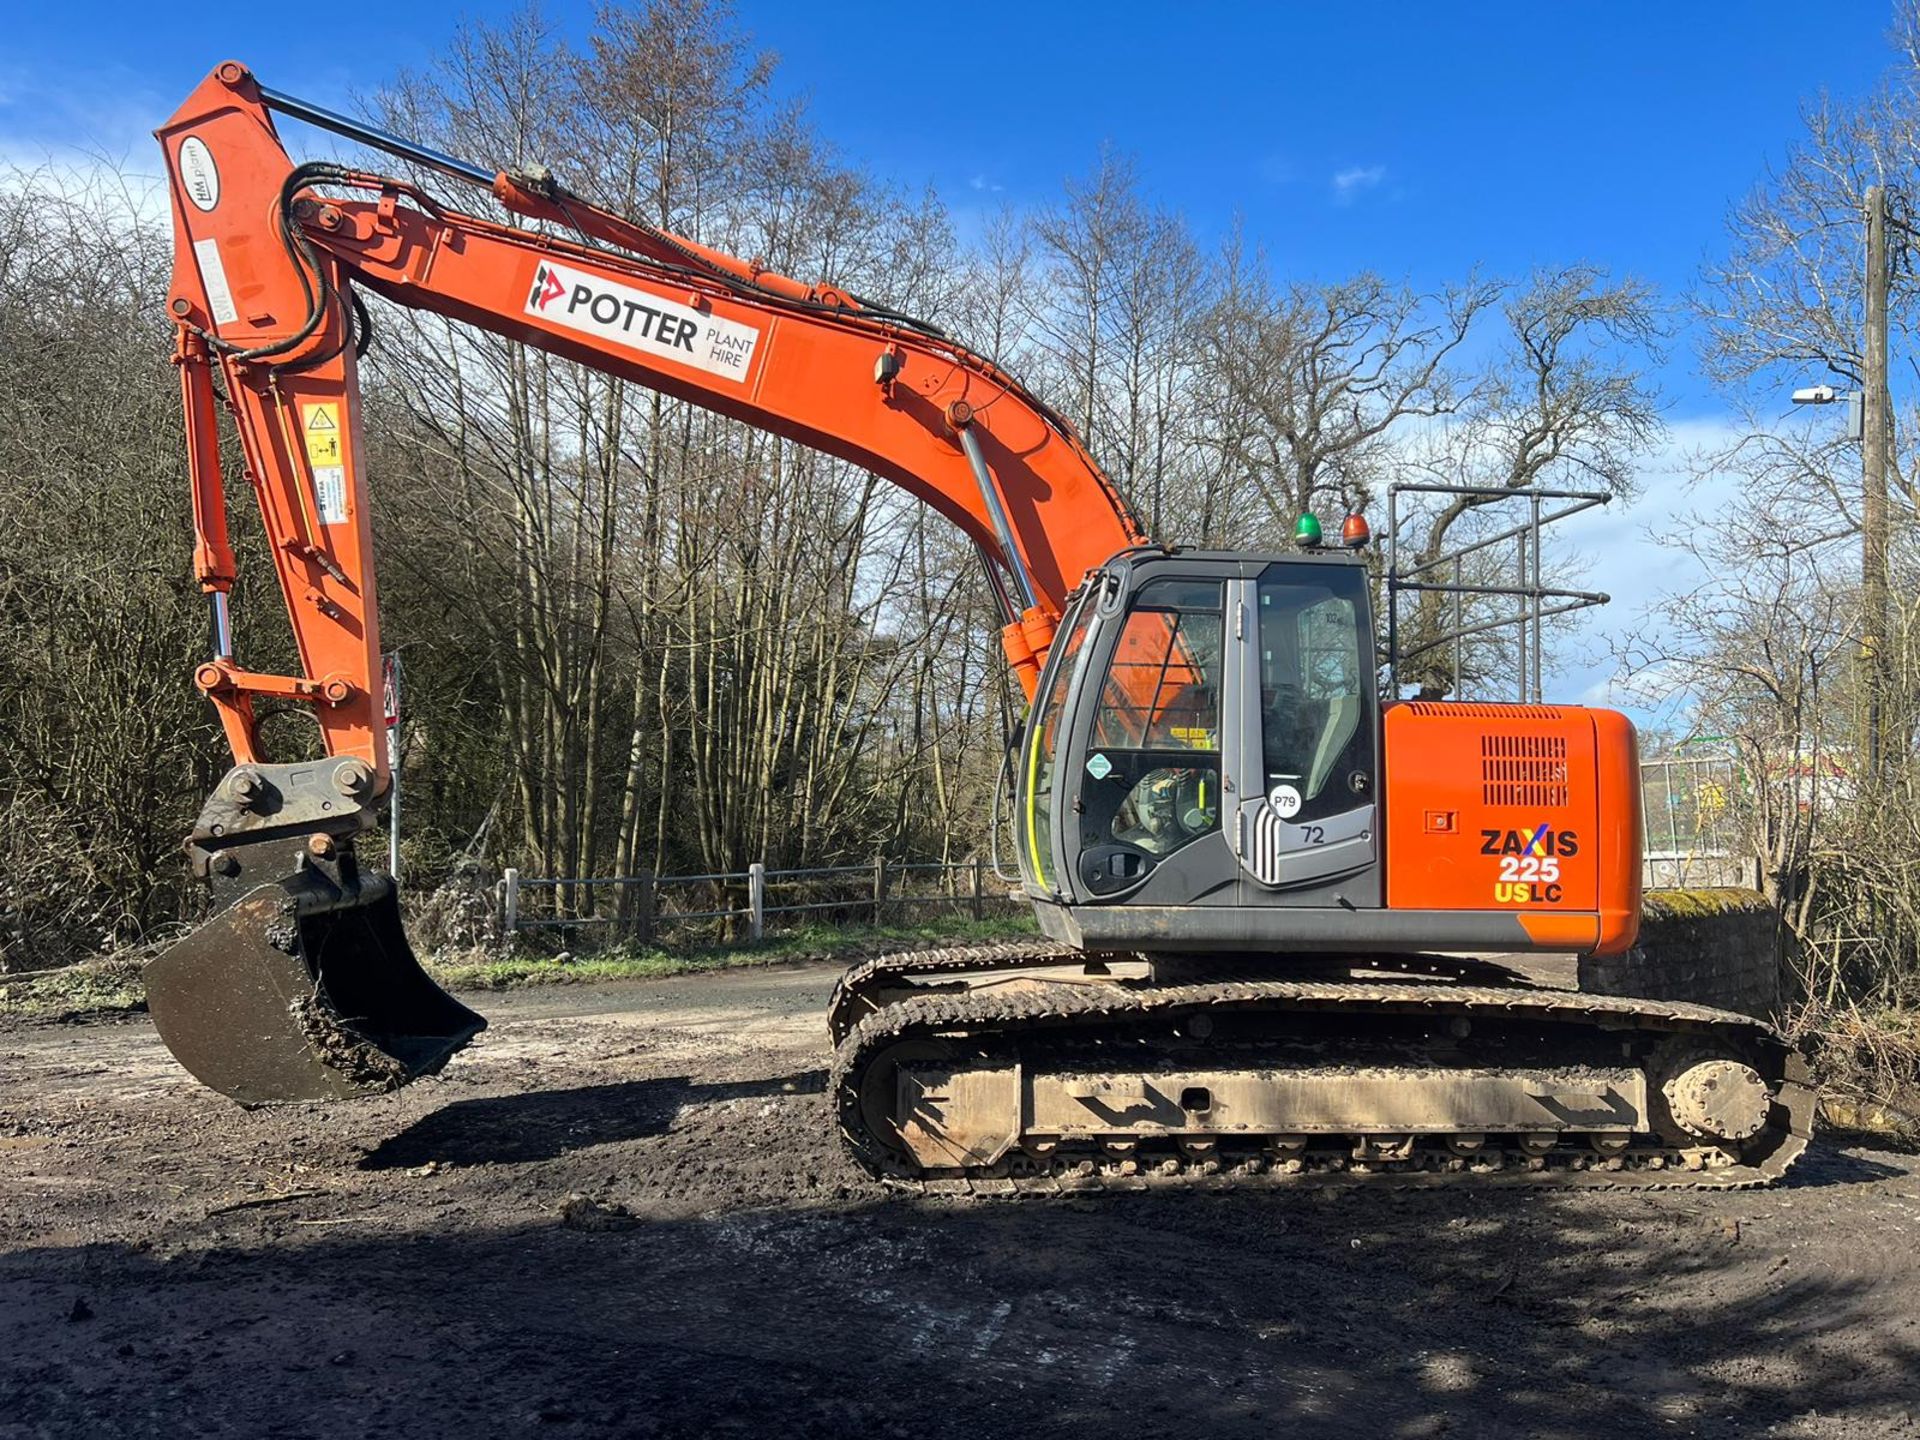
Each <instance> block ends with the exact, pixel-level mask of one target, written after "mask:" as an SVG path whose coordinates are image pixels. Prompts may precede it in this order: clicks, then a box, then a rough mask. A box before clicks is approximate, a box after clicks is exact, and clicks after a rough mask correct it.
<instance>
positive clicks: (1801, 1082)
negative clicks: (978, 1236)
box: [829, 945, 1814, 1193]
mask: <svg viewBox="0 0 1920 1440" xmlns="http://www.w3.org/2000/svg"><path fill="white" fill-rule="evenodd" d="M1015 950H1018V951H1019V954H1017V955H1016V954H1013V953H1009V952H1012V951H1015ZM982 952H991V953H984V954H983V953H982ZM1084 958H1085V957H1084V956H1083V955H1082V953H1081V952H1079V951H1076V950H1071V949H1066V948H1063V947H1058V946H1047V945H1027V946H974V947H960V948H955V949H950V950H939V951H921V952H908V953H904V954H900V955H892V956H884V957H881V958H880V959H879V960H876V961H870V962H868V963H867V964H865V965H863V966H860V967H858V968H856V969H855V970H853V971H850V972H849V973H848V975H847V976H845V977H843V980H842V985H843V986H844V987H845V988H846V989H847V990H848V992H849V993H855V992H857V989H858V987H860V986H861V985H863V984H869V983H872V981H873V980H874V978H876V977H878V976H881V975H883V974H886V973H892V974H910V973H917V974H939V973H944V972H964V971H966V970H969V969H988V970H993V969H1001V968H1008V967H1009V966H1011V967H1013V968H1017V967H1018V965H1019V963H1020V962H1021V961H1023V960H1024V962H1025V963H1027V964H1048V965H1051V964H1070V963H1074V962H1077V961H1079V960H1082V959H1084ZM840 998H841V994H840V990H839V989H838V988H837V989H836V992H835V999H836V1001H839V1000H840ZM1218 1006H1249V1007H1257V1006H1278V1007H1281V1008H1285V1009H1290V1010H1302V1011H1313V1010H1341V1009H1354V1008H1358V1009H1360V1010H1363V1011H1373V1012H1376V1013H1379V1012H1390V1013H1403V1014H1405V1013H1415V1014H1418V1013H1425V1014H1433V1015H1441V1014H1448V1013H1453V1014H1466V1015H1472V1014H1475V1013H1482V1014H1484V1013H1498V1014H1501V1015H1504V1016H1507V1017H1514V1016H1529V1015H1531V1016H1537V1017H1539V1018H1541V1019H1551V1020H1559V1019H1571V1020H1581V1019H1588V1020H1592V1021H1595V1022H1600V1021H1603V1020H1606V1021H1612V1022H1613V1023H1616V1024H1619V1023H1624V1024H1627V1025H1635V1026H1639V1027H1641V1028H1646V1029H1653V1030H1677V1031H1687V1030H1714V1031H1719V1032H1721V1033H1725V1032H1726V1031H1728V1030H1734V1031H1739V1032H1744V1033H1745V1034H1747V1035H1749V1036H1752V1037H1753V1038H1756V1039H1762V1040H1764V1041H1767V1042H1770V1043H1771V1044H1772V1045H1775V1046H1778V1047H1779V1048H1780V1049H1781V1050H1783V1051H1784V1052H1785V1055H1786V1063H1785V1074H1784V1077H1783V1078H1782V1080H1781V1082H1780V1086H1779V1089H1778V1091H1777V1092H1776V1101H1777V1103H1778V1104H1779V1105H1780V1106H1781V1107H1783V1108H1784V1109H1785V1111H1786V1113H1787V1127H1786V1129H1787V1133H1786V1135H1785V1136H1784V1137H1783V1138H1782V1142H1781V1143H1780V1144H1778V1145H1777V1146H1776V1147H1775V1149H1774V1150H1773V1151H1772V1153H1771V1154H1769V1155H1768V1156H1767V1157H1766V1159H1765V1160H1764V1161H1763V1162H1762V1163H1761V1164H1759V1165H1732V1166H1728V1167H1725V1168H1723V1169H1716V1170H1712V1171H1704V1172H1702V1171H1684V1170H1682V1171H1675V1170H1671V1169H1666V1168H1662V1169H1651V1168H1646V1157H1644V1156H1636V1157H1635V1162H1634V1166H1630V1167H1629V1168H1624V1169H1621V1170H1607V1169H1594V1168H1586V1169H1576V1168H1570V1167H1567V1168H1553V1167H1551V1162H1550V1159H1549V1161H1548V1165H1547V1167H1545V1168H1542V1167H1538V1166H1534V1165H1533V1162H1532V1161H1528V1162H1526V1163H1527V1165H1528V1166H1529V1167H1530V1168H1523V1169H1521V1170H1519V1171H1518V1172H1515V1171H1511V1170H1507V1169H1504V1168H1503V1169H1500V1170H1494V1171H1491V1172H1490V1173H1481V1172H1477V1171H1476V1170H1474V1169H1471V1168H1469V1169H1466V1170H1463V1171H1459V1172H1441V1173H1436V1172H1432V1171H1422V1170H1416V1169H1413V1168H1411V1166H1409V1165H1407V1164H1406V1163H1405V1162H1391V1161H1389V1162H1376V1163H1375V1164H1374V1165H1372V1166H1371V1167H1365V1168H1362V1169H1359V1170H1355V1169H1341V1170H1337V1171H1319V1172H1313V1171H1309V1172H1305V1173H1301V1174H1278V1173H1274V1172H1272V1171H1270V1170H1269V1171H1266V1172H1263V1173H1260V1174H1257V1175H1256V1174H1241V1173H1233V1174H1227V1173H1223V1172H1221V1171H1219V1170H1218V1169H1217V1168H1210V1167H1209V1166H1208V1165H1207V1164H1190V1165H1188V1166H1186V1167H1185V1168H1183V1169H1181V1170H1180V1171H1178V1172H1177V1173H1174V1174H1170V1175H1169V1174H1154V1175H1128V1176H1118V1177H1116V1176H1112V1175H1108V1174H1106V1173H1105V1172H1104V1171H1102V1170H1101V1169H1100V1167H1098V1166H1096V1167H1094V1168H1093V1170H1092V1173H1079V1174H1070V1175H1067V1176H1064V1177H1061V1176H1052V1175H1039V1176H1030V1177H1025V1176H1009V1177H1002V1176H991V1177H988V1176H982V1177H976V1178H972V1179H970V1180H968V1181H943V1180H928V1179H925V1178H923V1177H921V1176H919V1175H918V1174H917V1173H916V1171H915V1169H914V1167H913V1166H912V1165H911V1163H910V1162H909V1161H908V1160H907V1158H906V1157H905V1156H903V1155H902V1154H901V1153H900V1152H899V1151H898V1150H896V1149H894V1148H893V1147H892V1146H890V1145H888V1144H886V1143H885V1142H884V1141H883V1140H882V1139H880V1138H879V1137H878V1136H874V1135H871V1134H869V1133H868V1132H867V1131H866V1128H865V1126H864V1123H863V1120H862V1113H861V1106H860V1103H859V1095H860V1084H861V1079H862V1077H863V1075H864V1072H865V1069H866V1066H867V1065H868V1064H869V1063H871V1062H872V1061H873V1060H874V1059H875V1058H877V1057H878V1056H879V1054H880V1053H881V1052H882V1051H885V1050H887V1049H890V1048H891V1047H892V1046H894V1045H895V1044H897V1043H899V1042H901V1041H904V1040H910V1039H920V1038H928V1039H932V1038H938V1037H941V1036H947V1035H966V1034H973V1035H977V1034H979V1033H980V1032H982V1031H986V1032H993V1031H1018V1032H1019V1033H1020V1034H1022V1035H1028V1034H1036V1033H1041V1032H1045V1031H1048V1030H1071V1029H1075V1028H1081V1027H1089V1026H1094V1025H1098V1024H1101V1023H1108V1022H1111V1021H1113V1020H1116V1019H1124V1018H1127V1017H1130V1016H1132V1017H1139V1018H1140V1019H1142V1020H1146V1019H1150V1018H1153V1017H1155V1016H1158V1015H1164V1014H1167V1013H1169V1012H1172V1011H1175V1010H1182V1009H1202V1008H1209V1007H1218ZM829 1088H830V1093H831V1094H833V1095H834V1097H835V1106H836V1111H837V1113H838V1116H839V1123H840V1128H841V1133H842V1135H843V1137H844V1138H845V1140H846V1143H847V1145H848V1147H849V1148H850V1149H851V1150H852V1151H853V1153H854V1155H855V1157H856V1158H857V1159H858V1160H859V1161H860V1162H861V1163H862V1164H863V1165H864V1166H866V1168H867V1169H869V1170H870V1171H872V1172H873V1173H874V1174H876V1175H878V1176H881V1177H882V1178H885V1179H888V1180H893V1181H898V1182H905V1183H908V1184H914V1185H919V1186H923V1187H926V1188H929V1189H932V1190H934V1191H942V1190H951V1189H953V1188H956V1186H957V1187H958V1188H960V1189H963V1190H965V1189H971V1190H974V1191H976V1192H983V1193H1008V1192H1020V1191H1038V1192H1041V1193H1055V1192H1058V1191H1060V1190H1063V1189H1070V1190H1086V1189H1111V1188H1120V1189H1141V1188H1153V1187H1154V1186H1156V1185H1163V1184H1167V1183H1172V1184H1175V1185H1180V1184H1193V1183H1201V1184H1205V1185H1210V1186H1217V1185H1222V1184H1225V1185H1229V1186H1239V1185H1244V1184H1246V1183H1248V1181H1250V1180H1251V1181H1254V1182H1256V1183H1259V1182H1264V1183H1278V1184H1328V1183H1331V1184H1338V1185H1351V1184H1356V1183H1380V1182H1386V1183H1389V1184H1398V1185H1403V1186H1409V1187H1418V1188H1424V1187H1429V1186H1434V1185H1459V1184H1461V1183H1463V1182H1465V1183H1470V1184H1484V1183H1495V1184H1520V1185H1530V1186H1565V1185H1576V1186H1585V1187H1595V1186H1598V1187H1604V1188H1625V1189H1735V1188H1743V1187H1751V1186H1758V1185H1766V1184H1770V1183H1772V1182H1773V1181H1775V1180H1777V1179H1779V1178H1780V1176H1782V1175H1784V1174H1785V1173H1786V1171H1787V1170H1788V1168H1789V1167H1791V1166H1792V1164H1793V1162H1794V1161H1795V1160H1797V1159H1798V1158H1799V1157H1800V1155H1801V1154H1802V1153H1803V1152H1804V1151H1805V1149H1806V1145H1807V1141H1808V1140H1809V1139H1810V1138H1811V1134H1812V1121H1813V1100H1814V1096H1813V1091H1812V1088H1811V1086H1810V1084H1809V1083H1808V1081H1807V1076H1806V1067H1805V1065H1804V1062H1802V1061H1801V1059H1800V1057H1799V1055H1798V1054H1797V1053H1796V1052H1795V1051H1794V1050H1793V1049H1792V1048H1791V1047H1790V1046H1789V1045H1788V1044H1787V1042H1786V1040H1785V1038H1784V1037H1783V1036H1781V1035H1780V1033H1779V1032H1778V1031H1777V1030H1775V1029H1774V1028H1773V1027H1772V1026H1770V1025H1767V1024H1765V1023H1764V1022H1762V1021H1759V1020H1756V1019H1754V1018H1752V1017H1751V1016H1746V1015H1740V1014H1737V1013H1735V1012H1732V1011H1727V1010H1718V1009H1714V1008H1713V1007H1711V1006H1706V1005H1695V1004H1692V1003H1689V1002H1685V1001H1662V1000H1640V999H1632V998H1627V997H1621V996H1610V995H1592V994H1585V993H1582V992H1579V991H1571V990H1552V989H1546V988H1544V987H1535V986H1527V985H1521V984H1514V985H1497V986H1487V985H1464V984H1461V983H1459V982H1457V981H1447V980H1428V981H1417V980H1416V981H1405V980H1389V981H1351V980H1349V981H1317V980H1301V981H1290V980H1232V981H1224V982H1215V983H1208V984H1187V985H1157V986H1155V985H1144V986H1143V985H1133V984H1122V983H1116V984H1101V985H1048V986H1046V987H1044V989H1029V990H1013V989H989V990H984V991H978V992H944V993H942V992H936V993H932V994H927V995H922V996H915V997H913V998H911V999H907V1000H902V1001H899V1002H897V1003H895V1004H892V1005H889V1006H887V1007H885V1008H884V1009H881V1010H878V1011H876V1012H875V1013H872V1014H870V1015H868V1016H866V1017H865V1018H864V1019H862V1020H861V1021H860V1022H859V1023H858V1024H857V1025H856V1026H854V1027H853V1029H852V1031H851V1033H850V1034H848V1035H847V1037H846V1038H845V1039H844V1040H843V1041H842V1042H841V1043H840V1045H839V1046H838V1047H837V1049H836V1051H835V1054H834V1062H833V1069H832V1076H831V1082H830V1087H829ZM1661 1158H1662V1159H1663V1160H1664V1159H1666V1157H1661ZM1668 1163H1671V1164H1678V1163H1679V1158H1678V1152H1674V1155H1673V1157H1672V1159H1671V1160H1670V1161H1668ZM1635 1166H1637V1167H1638V1168H1634V1167H1635Z"/></svg>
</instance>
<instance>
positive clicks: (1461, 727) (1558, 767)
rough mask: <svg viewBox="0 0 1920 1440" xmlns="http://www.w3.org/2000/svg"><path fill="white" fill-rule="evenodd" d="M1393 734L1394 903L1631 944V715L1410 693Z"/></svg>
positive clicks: (1635, 846)
mask: <svg viewBox="0 0 1920 1440" xmlns="http://www.w3.org/2000/svg"><path fill="white" fill-rule="evenodd" d="M1383 730H1384V743H1383V749H1384V755H1383V771H1384V775H1385V784H1384V787H1383V788H1384V794H1385V807H1384V808H1385V813H1386V820H1385V824H1386V870H1387V908H1388V909H1389V911H1397V910H1429V911H1432V910H1478V911H1497V912H1501V913H1505V914H1509V915H1512V916H1514V917H1515V918H1516V919H1517V920H1518V921H1519V923H1520V925H1521V926H1522V927H1523V928H1524V930H1525V931H1526V933H1527V934H1528V936H1529V937H1530V938H1531V939H1532V940H1533V942H1534V944H1535V946H1537V947H1539V948H1558V947H1565V948H1567V949H1573V950H1582V951H1594V952H1597V953H1601V954H1612V953H1616V952H1618V951H1620V950H1624V949H1626V948H1628V947H1629V946H1630V945H1632V943H1633V941H1634V938H1635V935H1636V933H1637V931H1638V927H1639V914H1640V844H1639V835H1640V827H1639V785H1638V779H1637V765H1636V756H1635V746H1634V737H1633V727H1632V725H1631V724H1630V723H1629V722H1628V721H1627V719H1626V718H1625V717H1624V716H1622V715H1619V714H1617V713H1615V712H1612V711H1606V710H1590V709H1584V708H1580V707H1574V706H1556V705H1496V704H1479V703H1460V702H1451V703H1449V702H1431V701H1412V702H1408V703H1405V704H1400V705H1395V706H1392V707H1390V708H1389V709H1388V710H1387V712H1386V715H1385V717H1384V724H1383Z"/></svg>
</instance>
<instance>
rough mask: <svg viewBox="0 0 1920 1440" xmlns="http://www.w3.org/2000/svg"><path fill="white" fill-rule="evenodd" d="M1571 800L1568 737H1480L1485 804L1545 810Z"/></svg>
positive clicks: (1481, 778) (1481, 785)
mask: <svg viewBox="0 0 1920 1440" xmlns="http://www.w3.org/2000/svg"><path fill="white" fill-rule="evenodd" d="M1509 713H1511V712H1509ZM1567 798H1568V797H1567V739H1566V736H1564V735H1482V736H1481V737H1480V799H1481V801H1482V803H1484V804H1487V805H1514V806H1521V807H1524V808H1526V809H1541V808H1551V807H1555V806H1564V805H1565V804H1566V803H1567Z"/></svg>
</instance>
